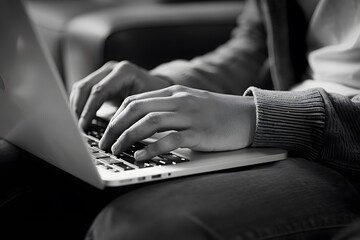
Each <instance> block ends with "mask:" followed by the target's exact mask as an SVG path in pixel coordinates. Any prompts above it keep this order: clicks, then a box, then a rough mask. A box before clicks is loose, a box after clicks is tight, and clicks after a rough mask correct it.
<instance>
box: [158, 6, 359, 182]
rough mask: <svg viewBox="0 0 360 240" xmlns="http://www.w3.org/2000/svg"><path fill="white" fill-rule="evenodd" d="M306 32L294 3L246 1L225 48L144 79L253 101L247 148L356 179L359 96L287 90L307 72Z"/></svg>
mask: <svg viewBox="0 0 360 240" xmlns="http://www.w3.org/2000/svg"><path fill="white" fill-rule="evenodd" d="M306 32H307V23H306V19H305V16H304V15H303V14H302V11H301V10H300V8H299V6H298V5H297V4H296V1H286V0H249V1H247V3H246V5H245V6H244V10H243V14H241V16H240V17H239V19H238V27H237V28H236V30H234V32H233V35H232V38H231V39H230V40H229V41H228V42H227V43H225V44H224V45H222V46H220V47H219V48H217V49H215V50H214V51H212V52H211V53H208V54H206V55H204V56H200V57H196V58H194V59H192V60H190V61H185V60H176V61H173V62H170V63H167V64H163V65H161V66H159V67H157V68H155V69H153V70H152V71H151V74H153V75H155V76H159V77H163V78H167V79H169V80H170V81H172V82H173V83H175V84H180V85H185V86H189V87H194V88H203V89H204V88H205V89H206V90H210V91H214V92H221V93H228V94H238V95H240V94H244V95H248V96H254V99H255V104H256V116H257V118H256V119H257V120H256V130H255V136H254V141H253V143H252V147H278V148H283V149H286V150H288V151H289V154H290V155H293V156H299V157H302V158H305V159H308V160H313V161H318V162H321V163H323V164H326V165H328V166H331V167H335V168H336V169H338V170H342V171H344V172H347V173H349V174H351V175H354V176H357V177H360V123H359V119H360V95H357V96H355V97H353V98H351V99H350V98H348V97H346V96H343V95H340V94H336V93H328V92H326V91H325V90H324V89H321V88H314V89H308V90H304V91H289V90H290V89H291V88H292V87H293V86H294V85H295V84H298V83H299V82H300V81H301V80H302V77H303V75H304V73H305V72H306V69H307V67H308V64H307V58H306V52H307V45H306ZM267 73H270V77H268V76H269V75H268V74H267ZM204 86H205V87H204Z"/></svg>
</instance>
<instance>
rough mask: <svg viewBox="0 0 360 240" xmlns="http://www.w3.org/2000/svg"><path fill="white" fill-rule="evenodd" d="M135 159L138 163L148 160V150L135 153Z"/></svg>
mask: <svg viewBox="0 0 360 240" xmlns="http://www.w3.org/2000/svg"><path fill="white" fill-rule="evenodd" d="M134 157H135V159H136V160H137V161H142V160H146V150H145V149H141V150H138V151H136V152H135V154H134Z"/></svg>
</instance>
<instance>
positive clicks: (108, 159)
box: [101, 156, 119, 164]
mask: <svg viewBox="0 0 360 240" xmlns="http://www.w3.org/2000/svg"><path fill="white" fill-rule="evenodd" d="M101 160H103V161H104V162H106V163H108V164H115V163H118V162H119V160H118V159H116V158H114V157H110V156H107V157H103V158H101Z"/></svg>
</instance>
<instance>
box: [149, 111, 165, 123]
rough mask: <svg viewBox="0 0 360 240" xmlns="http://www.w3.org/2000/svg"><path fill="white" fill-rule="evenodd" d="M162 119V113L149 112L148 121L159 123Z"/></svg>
mask: <svg viewBox="0 0 360 240" xmlns="http://www.w3.org/2000/svg"><path fill="white" fill-rule="evenodd" d="M161 120H162V117H161V114H159V113H149V114H148V115H147V121H148V122H149V123H150V124H152V125H158V124H159V123H160V122H161Z"/></svg>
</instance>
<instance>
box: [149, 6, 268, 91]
mask: <svg viewBox="0 0 360 240" xmlns="http://www.w3.org/2000/svg"><path fill="white" fill-rule="evenodd" d="M243 12H244V13H243V14H242V16H240V18H239V22H238V23H239V26H238V28H237V29H236V30H235V31H234V34H233V37H232V39H231V40H230V41H228V42H227V43H226V44H224V45H223V46H221V47H219V48H218V49H216V50H215V51H213V52H211V53H209V54H206V55H204V56H201V57H197V58H194V59H193V60H191V61H185V60H177V61H173V62H170V63H167V64H164V65H161V66H159V67H158V68H156V69H154V70H152V71H151V73H152V74H153V75H156V76H160V77H163V78H167V79H169V80H170V81H172V82H173V83H174V84H179V85H184V86H188V87H192V88H198V89H204V90H208V91H212V92H221V93H230V94H242V93H243V92H244V90H245V89H246V88H248V87H249V86H259V87H261V86H262V83H261V82H257V78H258V74H259V71H260V69H261V68H262V66H263V64H264V61H265V60H266V58H267V47H266V34H265V29H264V26H263V22H262V19H261V17H260V14H259V11H258V9H257V6H256V4H255V1H248V3H247V4H246V6H245V9H244V11H243Z"/></svg>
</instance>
